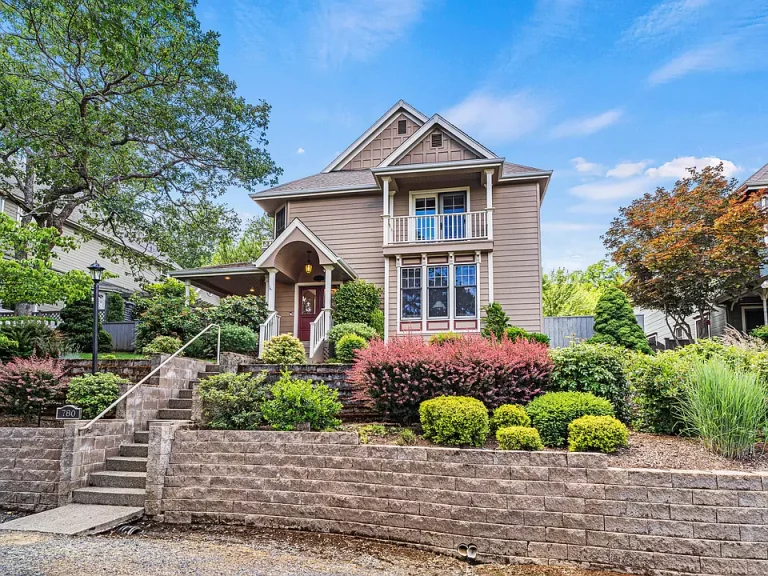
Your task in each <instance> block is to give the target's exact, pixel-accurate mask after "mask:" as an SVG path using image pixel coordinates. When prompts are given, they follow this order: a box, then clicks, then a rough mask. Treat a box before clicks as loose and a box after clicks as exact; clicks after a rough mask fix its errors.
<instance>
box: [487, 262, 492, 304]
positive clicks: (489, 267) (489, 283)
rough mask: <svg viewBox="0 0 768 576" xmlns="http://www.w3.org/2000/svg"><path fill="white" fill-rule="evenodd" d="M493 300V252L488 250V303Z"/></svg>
mask: <svg viewBox="0 0 768 576" xmlns="http://www.w3.org/2000/svg"><path fill="white" fill-rule="evenodd" d="M491 302H493V252H488V304H490V303H491Z"/></svg>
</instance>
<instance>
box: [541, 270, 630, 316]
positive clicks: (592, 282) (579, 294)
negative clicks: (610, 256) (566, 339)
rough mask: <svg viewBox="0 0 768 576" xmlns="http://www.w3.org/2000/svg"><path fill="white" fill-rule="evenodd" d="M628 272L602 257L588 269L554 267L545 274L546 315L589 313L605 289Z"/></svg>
mask: <svg viewBox="0 0 768 576" xmlns="http://www.w3.org/2000/svg"><path fill="white" fill-rule="evenodd" d="M623 281H624V275H623V274H622V272H621V269H620V268H619V267H618V266H613V265H611V264H609V263H608V262H607V261H606V260H599V261H598V262H595V263H594V264H590V265H589V266H587V269H586V270H583V271H582V270H574V271H568V270H566V269H565V268H558V269H557V270H552V272H550V273H549V274H546V273H545V274H544V276H543V278H542V301H543V305H544V316H589V315H592V314H594V313H595V306H596V305H597V301H598V299H599V298H600V296H601V294H602V293H603V291H604V290H605V289H606V288H607V287H609V286H618V285H619V284H621V283H622V282H623Z"/></svg>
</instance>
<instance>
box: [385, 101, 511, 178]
mask: <svg viewBox="0 0 768 576" xmlns="http://www.w3.org/2000/svg"><path fill="white" fill-rule="evenodd" d="M435 126H440V128H442V129H443V131H444V132H446V133H447V134H448V135H450V136H451V137H452V138H453V139H455V140H457V141H458V142H460V143H461V144H463V145H464V146H466V147H467V148H468V149H469V150H471V151H472V152H474V153H475V154H477V155H478V156H480V157H481V158H498V156H496V154H494V153H493V152H491V151H490V150H488V148H486V147H485V146H483V145H482V144H480V142H478V141H477V140H475V139H474V138H472V137H471V136H469V135H467V134H466V133H464V132H463V131H461V130H459V129H458V128H457V127H456V126H454V125H453V124H451V123H450V122H448V120H446V119H445V118H443V117H442V116H440V114H435V115H434V116H432V118H430V119H429V120H428V121H427V122H426V123H425V124H423V125H422V127H421V128H419V129H418V130H416V132H414V133H413V134H411V137H410V138H408V140H406V141H405V142H403V143H402V144H401V145H400V146H399V147H398V148H396V149H395V150H393V151H392V154H390V155H389V156H387V157H386V158H385V159H384V161H383V162H382V163H381V164H379V165H378V166H377V168H385V167H387V166H391V165H393V164H397V162H398V161H399V160H401V159H402V158H403V156H405V155H406V154H408V152H410V151H411V150H413V148H414V146H416V145H417V144H418V143H419V142H421V141H422V140H423V139H424V138H426V137H427V135H428V134H429V133H430V132H431V131H432V129H433V128H434V127H435Z"/></svg>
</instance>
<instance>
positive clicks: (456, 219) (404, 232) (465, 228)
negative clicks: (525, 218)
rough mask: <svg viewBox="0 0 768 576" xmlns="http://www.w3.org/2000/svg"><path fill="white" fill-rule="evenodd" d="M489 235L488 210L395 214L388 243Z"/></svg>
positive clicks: (484, 237) (472, 238) (449, 240)
mask: <svg viewBox="0 0 768 576" xmlns="http://www.w3.org/2000/svg"><path fill="white" fill-rule="evenodd" d="M487 238H488V217H487V212H485V211H483V212H464V213H462V214H432V215H429V216H395V217H392V218H389V243H390V244H407V243H433V242H456V241H461V240H485V239H487Z"/></svg>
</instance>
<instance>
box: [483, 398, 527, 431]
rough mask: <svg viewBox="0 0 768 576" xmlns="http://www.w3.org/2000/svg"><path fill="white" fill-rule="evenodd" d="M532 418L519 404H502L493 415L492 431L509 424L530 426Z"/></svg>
mask: <svg viewBox="0 0 768 576" xmlns="http://www.w3.org/2000/svg"><path fill="white" fill-rule="evenodd" d="M530 425H531V419H530V417H529V416H528V414H526V413H525V408H523V407H522V406H520V405H519V404H502V405H501V406H499V407H498V408H496V410H494V411H493V416H491V432H493V431H494V430H498V429H499V428H506V427H508V426H530Z"/></svg>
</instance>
